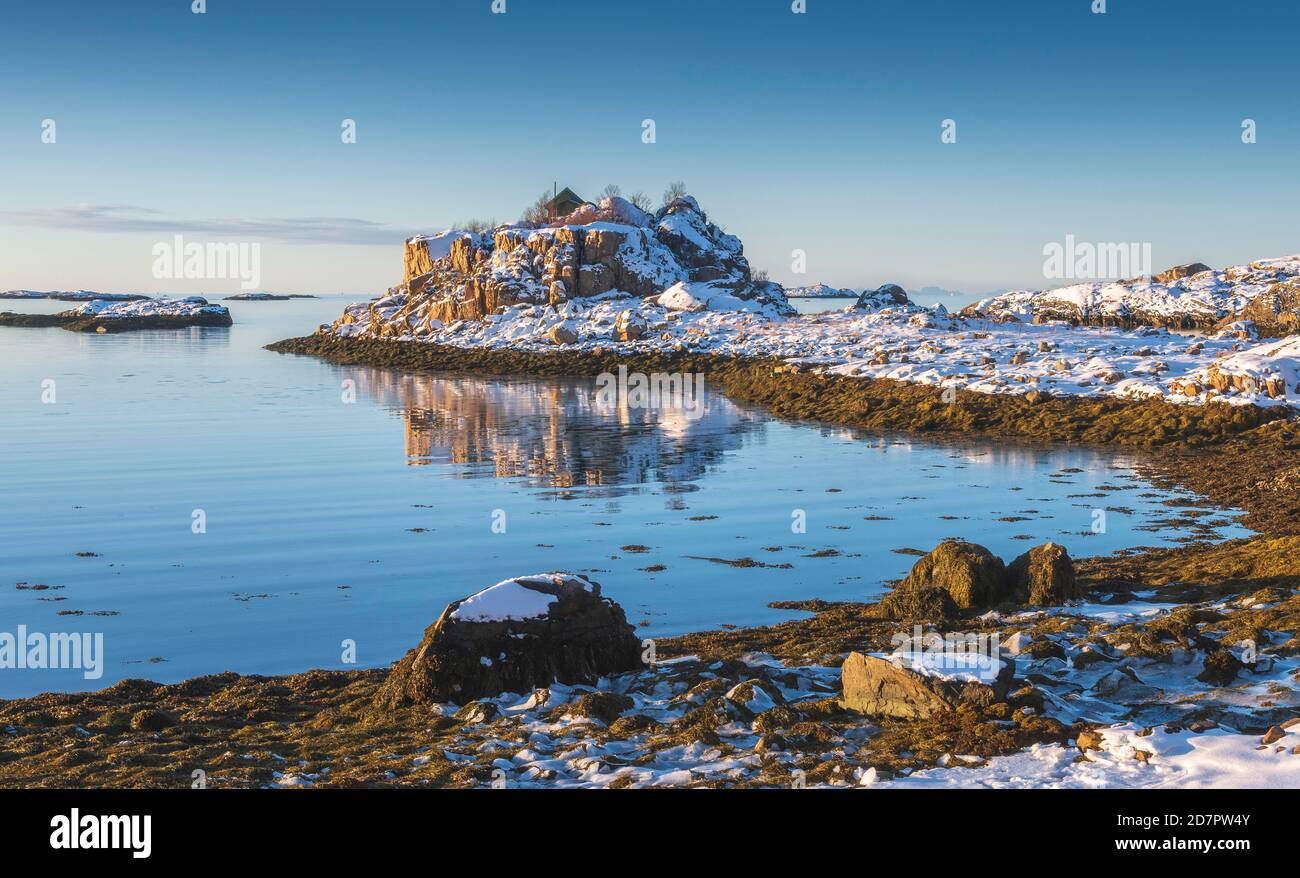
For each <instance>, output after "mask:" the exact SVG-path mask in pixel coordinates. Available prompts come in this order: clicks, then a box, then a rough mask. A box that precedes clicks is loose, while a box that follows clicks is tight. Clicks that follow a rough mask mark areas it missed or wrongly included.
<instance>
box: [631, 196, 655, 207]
mask: <svg viewBox="0 0 1300 878" xmlns="http://www.w3.org/2000/svg"><path fill="white" fill-rule="evenodd" d="M628 201H630V202H632V204H634V205H635V206H637V207H639V208H641V209H642V210H644V211H649V210H652V209H653V208H654V205H653V204H651V203H650V196H649V195H646V194H645V193H644V192H636V193H634V194H633V195H632V196H631V197H629V198H628Z"/></svg>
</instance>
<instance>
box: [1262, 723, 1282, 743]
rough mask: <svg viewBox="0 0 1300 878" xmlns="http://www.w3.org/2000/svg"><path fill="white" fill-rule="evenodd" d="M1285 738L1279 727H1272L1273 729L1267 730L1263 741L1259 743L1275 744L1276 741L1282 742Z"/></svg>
mask: <svg viewBox="0 0 1300 878" xmlns="http://www.w3.org/2000/svg"><path fill="white" fill-rule="evenodd" d="M1285 737H1286V732H1284V731H1282V729H1281V727H1280V726H1273V728H1271V729H1269V730H1268V731H1267V732H1266V733H1265V734H1264V740H1262V741H1261V742H1260V743H1261V744H1276V743H1277V742H1278V741H1280V740H1282V739H1283V738H1285Z"/></svg>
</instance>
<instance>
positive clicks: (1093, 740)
mask: <svg viewBox="0 0 1300 878" xmlns="http://www.w3.org/2000/svg"><path fill="white" fill-rule="evenodd" d="M1104 740H1105V739H1104V738H1102V736H1101V732H1099V731H1097V730H1096V729H1084V730H1083V731H1082V732H1079V737H1078V738H1076V739H1075V743H1076V744H1077V745H1078V747H1079V749H1080V750H1084V751H1087V750H1100V749H1101V745H1102V743H1103V742H1104Z"/></svg>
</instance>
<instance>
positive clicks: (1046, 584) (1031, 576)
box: [1007, 543, 1079, 607]
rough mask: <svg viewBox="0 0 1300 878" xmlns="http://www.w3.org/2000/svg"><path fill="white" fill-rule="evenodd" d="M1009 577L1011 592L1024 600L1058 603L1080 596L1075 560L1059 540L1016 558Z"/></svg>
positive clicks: (1029, 602)
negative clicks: (1075, 572) (1057, 542)
mask: <svg viewBox="0 0 1300 878" xmlns="http://www.w3.org/2000/svg"><path fill="white" fill-rule="evenodd" d="M1007 580H1008V586H1009V592H1010V596H1011V597H1013V598H1014V599H1015V600H1017V601H1019V602H1020V603H1027V604H1032V605H1034V606H1038V607H1058V606H1060V605H1061V604H1064V603H1065V602H1066V601H1068V600H1072V599H1074V598H1077V597H1078V596H1079V584H1078V581H1077V580H1076V578H1075V575H1074V562H1073V561H1072V560H1071V559H1070V553H1069V552H1067V551H1066V550H1065V546H1061V545H1058V544H1056V543H1043V544H1042V545H1041V546H1035V547H1034V548H1032V549H1030V550H1029V551H1028V552H1025V554H1023V555H1021V556H1020V557H1019V558H1017V559H1016V560H1014V561H1012V562H1011V566H1010V567H1009V568H1007Z"/></svg>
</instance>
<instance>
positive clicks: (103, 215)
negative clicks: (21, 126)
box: [0, 204, 415, 244]
mask: <svg viewBox="0 0 1300 878" xmlns="http://www.w3.org/2000/svg"><path fill="white" fill-rule="evenodd" d="M0 223H2V224H5V225H14V226H32V227H36V228H46V229H62V230H66V231H78V232H148V233H152V234H165V235H189V236H203V237H211V238H220V239H223V240H242V241H247V240H254V239H261V240H271V241H284V242H287V243H291V244H392V243H394V242H400V241H402V240H404V239H406V238H409V237H410V236H411V235H412V234H415V231H413V230H409V229H395V228H393V227H391V226H386V225H384V224H382V223H376V222H371V221H370V220H364V219H354V218H352V217H334V216H305V217H287V218H278V219H180V218H175V217H168V216H167V215H165V214H163V213H161V212H160V211H157V210H152V209H150V208H147V207H138V206H136V205H130V204H79V205H75V206H73V207H55V208H48V209H44V210H17V211H0Z"/></svg>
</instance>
